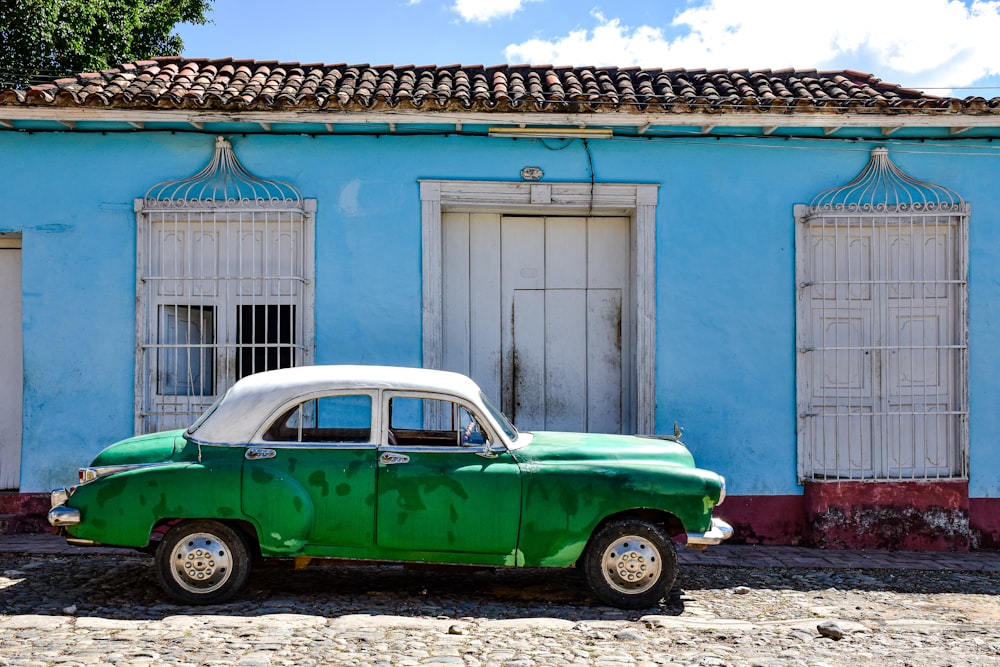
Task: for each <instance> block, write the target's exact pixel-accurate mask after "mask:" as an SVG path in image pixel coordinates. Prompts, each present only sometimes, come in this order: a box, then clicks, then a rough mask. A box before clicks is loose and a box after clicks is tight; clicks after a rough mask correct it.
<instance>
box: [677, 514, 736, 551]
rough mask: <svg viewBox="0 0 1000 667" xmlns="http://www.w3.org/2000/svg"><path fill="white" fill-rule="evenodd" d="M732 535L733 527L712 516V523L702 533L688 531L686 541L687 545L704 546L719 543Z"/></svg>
mask: <svg viewBox="0 0 1000 667" xmlns="http://www.w3.org/2000/svg"><path fill="white" fill-rule="evenodd" d="M732 536H733V527H732V526H730V525H729V524H728V523H726V522H725V521H723V520H722V519H717V518H714V517H713V518H712V525H711V526H710V527H709V529H708V530H707V531H705V532H704V533H688V534H687V543H688V546H689V547H694V548H696V549H698V548H702V549H703V548H705V547H707V546H711V545H713V544H719V543H720V542H722V541H723V540H728V539H729V538H730V537H732Z"/></svg>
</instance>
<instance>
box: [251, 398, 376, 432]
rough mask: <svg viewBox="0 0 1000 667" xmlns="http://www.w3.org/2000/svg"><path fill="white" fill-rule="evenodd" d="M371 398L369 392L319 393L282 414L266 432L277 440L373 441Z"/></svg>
mask: <svg viewBox="0 0 1000 667" xmlns="http://www.w3.org/2000/svg"><path fill="white" fill-rule="evenodd" d="M371 427H372V399H371V396H368V395H367V394H350V395H336V396H320V397H318V398H312V399H309V400H308V401H303V402H302V403H299V404H298V405H295V406H294V407H292V408H291V409H290V410H288V411H286V412H285V413H284V414H283V415H281V416H280V417H279V418H278V419H277V420H275V422H274V424H272V425H271V427H270V428H269V429H268V430H267V432H266V433H265V434H264V439H265V440H273V441H278V442H326V443H341V442H349V443H353V442H363V443H368V442H371V441H372V439H371V433H372V428H371Z"/></svg>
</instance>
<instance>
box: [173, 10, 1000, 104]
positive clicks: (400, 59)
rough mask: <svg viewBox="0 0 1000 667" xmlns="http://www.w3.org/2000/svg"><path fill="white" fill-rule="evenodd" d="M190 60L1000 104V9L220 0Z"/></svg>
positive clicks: (189, 33)
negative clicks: (456, 69) (811, 86)
mask: <svg viewBox="0 0 1000 667" xmlns="http://www.w3.org/2000/svg"><path fill="white" fill-rule="evenodd" d="M210 18H211V19H212V20H213V21H214V23H213V24H211V25H207V26H191V25H181V26H179V30H178V32H179V33H180V35H181V37H182V38H183V39H184V43H185V49H184V55H185V56H189V57H206V58H224V57H230V56H231V57H234V58H254V59H257V60H282V61H297V62H302V63H312V62H323V63H341V62H347V63H351V64H361V63H369V64H372V65H378V64H395V65H409V64H413V65H427V64H436V65H450V64H456V63H461V64H464V65H477V64H478V65H496V64H500V63H511V64H520V63H531V64H536V65H537V64H554V65H596V66H601V65H617V66H629V65H640V66H643V67H662V68H664V69H669V68H674V67H687V68H699V67H705V68H709V69H782V68H785V67H795V68H799V69H809V68H816V69H856V70H861V71H865V72H871V73H873V74H875V75H876V76H878V77H880V78H881V79H882V80H884V81H889V82H892V83H898V84H901V85H904V86H907V87H911V88H917V89H921V90H925V91H926V92H929V93H933V94H950V95H955V96H956V97H965V96H967V95H970V94H979V95H983V96H985V97H994V96H1000V0H989V1H986V0H836V2H820V1H819V0H601V1H592V2H587V1H583V2H581V1H579V0H367V1H357V0H283V1H281V2H274V0H214V9H213V11H212V12H211V13H210Z"/></svg>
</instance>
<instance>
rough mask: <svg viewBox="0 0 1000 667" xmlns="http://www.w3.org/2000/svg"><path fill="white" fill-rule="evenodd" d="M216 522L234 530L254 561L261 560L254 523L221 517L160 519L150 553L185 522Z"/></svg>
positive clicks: (153, 536)
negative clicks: (170, 532)
mask: <svg viewBox="0 0 1000 667" xmlns="http://www.w3.org/2000/svg"><path fill="white" fill-rule="evenodd" d="M205 520H207V521H216V522H218V523H221V524H223V525H225V526H228V527H229V528H232V529H233V530H234V531H235V532H236V534H237V535H239V536H240V537H241V538H242V539H243V543H244V545H245V546H246V548H247V552H248V553H249V554H250V556H251V557H252V558H254V559H257V558H261V557H262V556H261V551H260V539H259V538H258V537H257V535H258V533H257V526H255V525H254V524H253V523H252V522H250V521H247V520H245V519H222V518H219V517H175V518H169V519H160V520H159V521H157V522H156V524H155V525H154V526H153V530H152V531H151V532H150V535H149V546H148V547H147V549H148V550H149V551H150V552H155V551H156V548H157V547H158V546H159V543H160V541H161V540H162V539H163V536H164V535H166V534H167V531H169V530H170V529H171V528H173V527H174V526H176V525H177V524H179V523H183V522H185V521H205Z"/></svg>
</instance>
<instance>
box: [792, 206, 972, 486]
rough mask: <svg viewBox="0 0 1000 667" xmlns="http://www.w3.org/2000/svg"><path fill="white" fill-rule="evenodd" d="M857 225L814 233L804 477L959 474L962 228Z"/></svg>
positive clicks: (805, 268)
mask: <svg viewBox="0 0 1000 667" xmlns="http://www.w3.org/2000/svg"><path fill="white" fill-rule="evenodd" d="M853 222H854V224H847V225H840V226H837V225H829V224H822V223H820V224H810V225H803V230H802V231H803V234H802V236H803V238H802V240H801V241H800V242H801V243H802V246H801V247H800V252H802V251H803V250H804V253H802V256H800V258H799V264H800V266H799V271H800V280H799V284H800V304H799V307H800V319H799V328H800V331H799V339H800V379H799V381H800V437H801V438H803V439H804V443H803V444H804V447H803V448H802V449H801V455H802V458H803V460H802V461H800V470H801V471H802V473H803V475H804V476H806V477H819V478H824V477H828V478H855V479H858V478H910V479H912V478H921V477H947V476H952V475H956V474H959V473H960V470H961V461H960V444H961V427H962V423H961V418H962V410H961V400H960V392H959V384H960V379H959V373H960V365H961V364H960V360H961V358H962V357H961V350H962V335H961V327H960V323H959V303H960V302H961V299H960V293H959V290H960V289H962V288H963V283H962V280H961V276H960V270H959V266H960V262H959V255H958V244H957V243H956V236H957V234H956V228H955V225H952V224H940V223H935V224H924V225H916V224H899V222H900V221H899V220H898V219H889V220H875V219H869V220H867V221H866V222H867V224H863V223H862V221H861V220H854V221H853ZM907 222H908V221H907Z"/></svg>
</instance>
